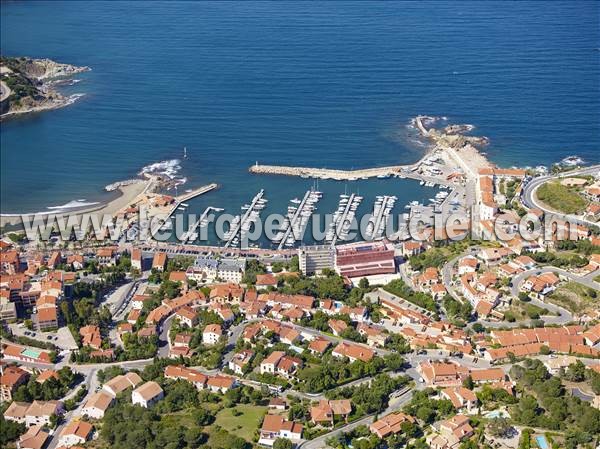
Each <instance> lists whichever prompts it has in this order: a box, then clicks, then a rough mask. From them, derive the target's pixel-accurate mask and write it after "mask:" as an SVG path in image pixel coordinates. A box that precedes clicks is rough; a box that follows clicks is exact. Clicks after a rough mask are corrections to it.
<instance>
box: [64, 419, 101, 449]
mask: <svg viewBox="0 0 600 449" xmlns="http://www.w3.org/2000/svg"><path fill="white" fill-rule="evenodd" d="M93 432H94V427H93V426H92V425H91V424H90V423H88V422H85V421H71V422H70V423H68V424H67V425H66V426H65V428H64V429H63V430H62V432H61V433H60V437H59V439H58V445H59V446H64V447H71V446H75V445H79V444H84V443H85V442H86V441H88V440H90V439H91V437H92V433H93Z"/></svg>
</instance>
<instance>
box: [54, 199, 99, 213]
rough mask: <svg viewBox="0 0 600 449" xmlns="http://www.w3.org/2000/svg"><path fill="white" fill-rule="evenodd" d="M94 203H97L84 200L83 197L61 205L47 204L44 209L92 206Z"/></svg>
mask: <svg viewBox="0 0 600 449" xmlns="http://www.w3.org/2000/svg"><path fill="white" fill-rule="evenodd" d="M96 204H98V202H89V201H86V200H85V199H79V200H73V201H69V202H68V203H66V204H63V205H62V206H48V207H47V208H46V209H50V210H61V209H75V208H77V207H85V206H94V205H96Z"/></svg>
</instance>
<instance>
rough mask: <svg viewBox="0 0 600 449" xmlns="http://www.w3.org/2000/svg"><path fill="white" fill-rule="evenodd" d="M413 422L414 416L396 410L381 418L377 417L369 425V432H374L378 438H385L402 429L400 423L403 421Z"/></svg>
mask: <svg viewBox="0 0 600 449" xmlns="http://www.w3.org/2000/svg"><path fill="white" fill-rule="evenodd" d="M407 422H408V423H411V424H414V423H415V422H416V420H415V418H413V417H412V416H410V415H407V414H406V413H402V412H396V413H390V414H389V415H387V416H384V417H383V418H380V419H378V420H377V421H375V422H374V423H372V424H371V425H370V426H369V430H370V431H371V433H374V434H375V435H377V436H378V437H379V438H387V437H389V436H390V435H395V434H397V433H400V432H401V431H402V424H404V423H407Z"/></svg>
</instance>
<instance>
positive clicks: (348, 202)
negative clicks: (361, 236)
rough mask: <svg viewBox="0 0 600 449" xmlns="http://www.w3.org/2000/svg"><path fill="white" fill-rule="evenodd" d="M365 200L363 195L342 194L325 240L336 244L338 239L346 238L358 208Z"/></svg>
mask: <svg viewBox="0 0 600 449" xmlns="http://www.w3.org/2000/svg"><path fill="white" fill-rule="evenodd" d="M362 200H363V197H362V196H359V195H355V194H354V193H353V194H351V195H346V194H342V195H340V201H339V203H338V207H337V209H336V211H335V212H334V214H333V221H332V222H331V223H330V224H329V229H328V230H327V233H326V234H325V240H326V241H327V242H331V244H332V245H335V242H336V241H337V239H338V238H339V239H342V240H345V239H346V238H347V237H348V234H349V232H350V226H351V224H352V220H354V216H355V215H356V210H357V209H358V206H359V205H360V203H361V201H362Z"/></svg>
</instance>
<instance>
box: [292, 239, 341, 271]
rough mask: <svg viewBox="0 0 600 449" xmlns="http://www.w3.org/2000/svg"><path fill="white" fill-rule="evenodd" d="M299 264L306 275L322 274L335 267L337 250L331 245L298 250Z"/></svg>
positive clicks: (305, 247)
mask: <svg viewBox="0 0 600 449" xmlns="http://www.w3.org/2000/svg"><path fill="white" fill-rule="evenodd" d="M298 264H299V265H300V271H301V272H302V273H303V274H305V275H312V274H316V273H320V272H321V271H323V270H324V269H333V268H334V267H335V249H334V248H332V247H331V245H315V246H303V247H301V248H298Z"/></svg>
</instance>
